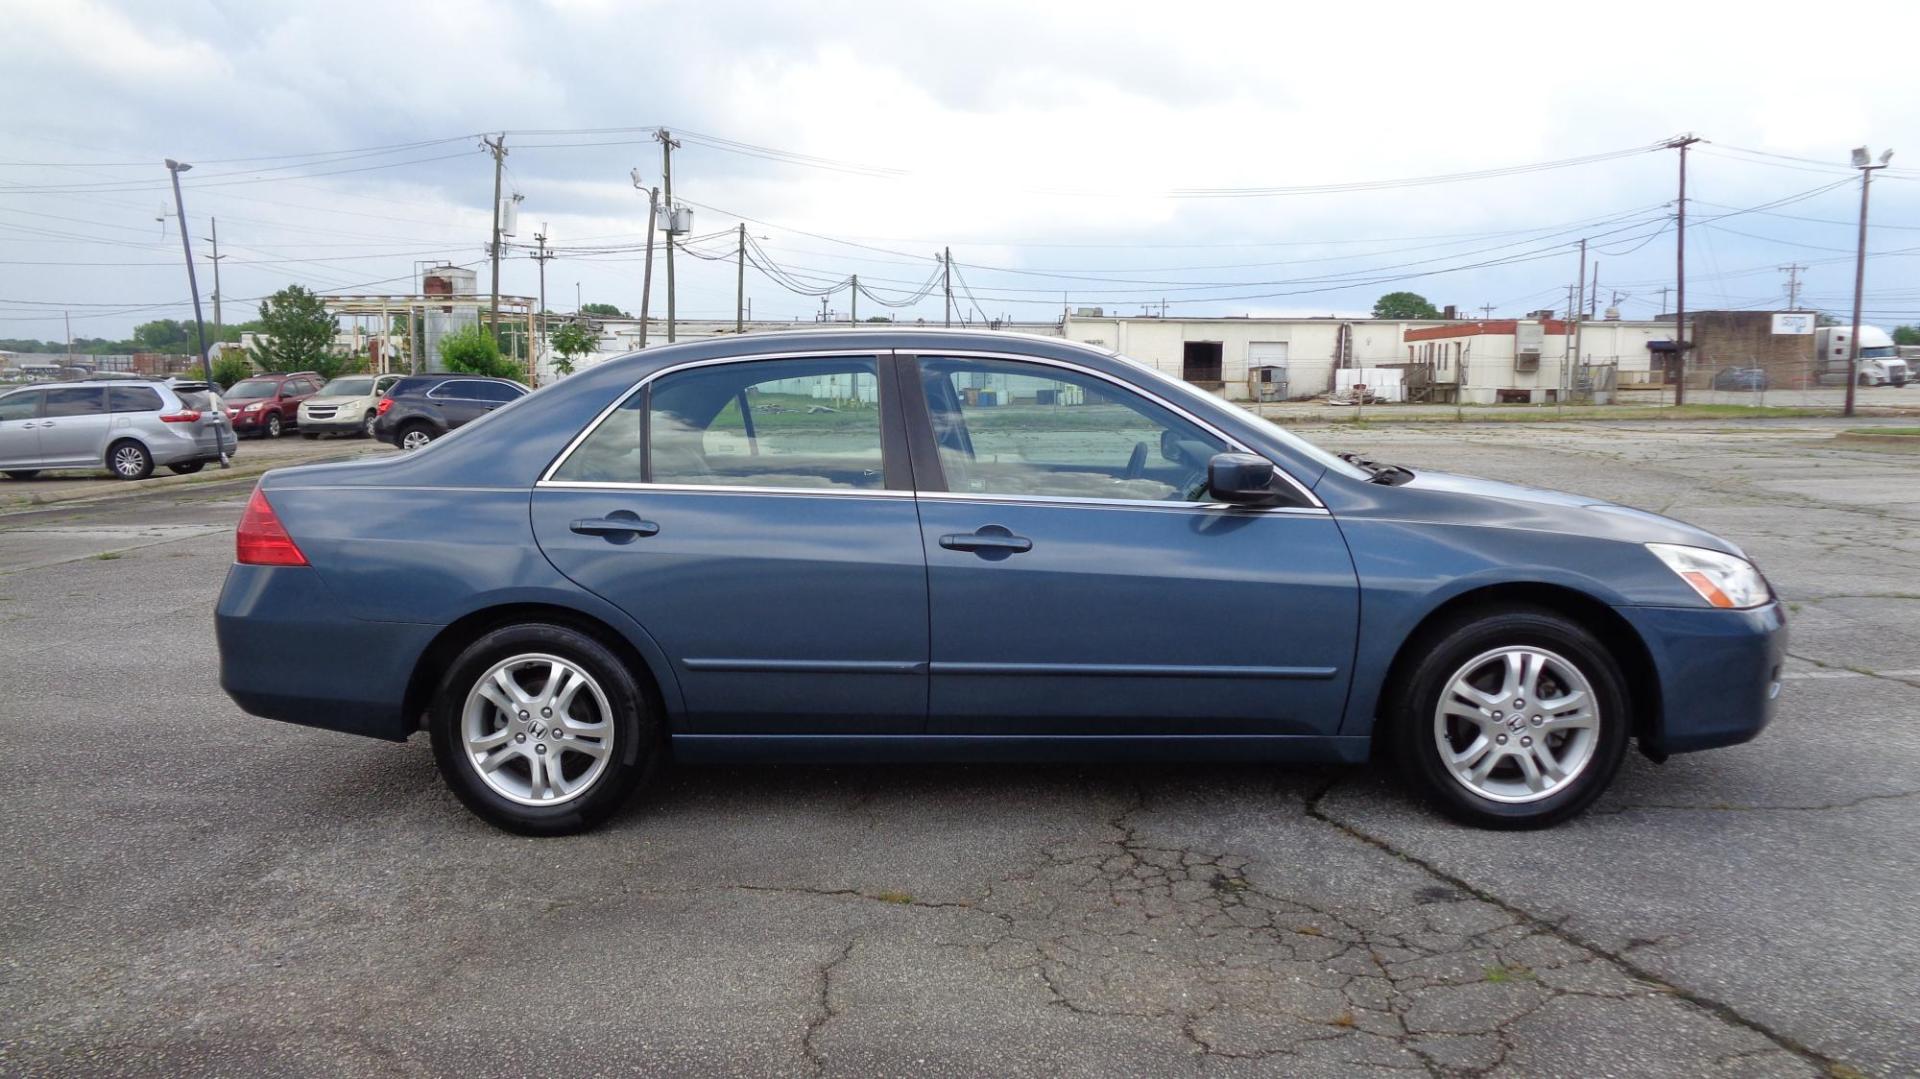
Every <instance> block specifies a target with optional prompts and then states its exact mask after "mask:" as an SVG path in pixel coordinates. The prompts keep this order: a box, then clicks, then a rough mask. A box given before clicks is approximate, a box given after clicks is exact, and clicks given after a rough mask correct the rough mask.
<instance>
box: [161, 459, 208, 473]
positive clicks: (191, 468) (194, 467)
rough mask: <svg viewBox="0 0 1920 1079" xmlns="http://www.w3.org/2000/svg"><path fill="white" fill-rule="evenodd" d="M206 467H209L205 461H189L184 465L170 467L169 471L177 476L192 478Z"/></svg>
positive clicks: (168, 467)
mask: <svg viewBox="0 0 1920 1079" xmlns="http://www.w3.org/2000/svg"><path fill="white" fill-rule="evenodd" d="M205 467H207V463H206V462H205V461H188V462H186V463H184V464H177V465H168V466H167V469H168V470H169V471H171V472H172V473H173V474H174V475H176V476H191V475H193V474H194V473H195V472H198V471H200V470H201V469H203V468H205Z"/></svg>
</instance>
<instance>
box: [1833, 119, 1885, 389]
mask: <svg viewBox="0 0 1920 1079" xmlns="http://www.w3.org/2000/svg"><path fill="white" fill-rule="evenodd" d="M1892 158H1893V151H1892V150H1888V151H1886V152H1885V153H1883V154H1881V155H1880V163H1879V164H1877V165H1876V164H1874V162H1873V159H1872V156H1871V155H1870V154H1868V152H1867V148H1866V147H1864V146H1860V147H1856V148H1855V149H1854V151H1853V167H1854V168H1856V169H1859V170H1860V247H1859V251H1858V253H1857V254H1855V256H1854V260H1853V336H1852V338H1851V343H1850V344H1849V345H1848V346H1847V407H1846V410H1845V413H1844V414H1845V415H1848V416H1851V415H1853V387H1854V385H1855V384H1856V383H1858V382H1859V381H1860V293H1861V289H1862V288H1863V287H1864V286H1865V285H1866V282H1867V192H1868V191H1869V190H1870V189H1871V188H1872V187H1873V170H1874V169H1884V168H1886V167H1887V162H1888V161H1890V160H1892Z"/></svg>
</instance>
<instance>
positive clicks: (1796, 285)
mask: <svg viewBox="0 0 1920 1079" xmlns="http://www.w3.org/2000/svg"><path fill="white" fill-rule="evenodd" d="M1780 269H1781V270H1782V271H1783V272H1785V273H1786V275H1787V310H1789V311H1798V310H1800V272H1801V271H1802V270H1805V269H1806V267H1805V266H1802V265H1800V264H1799V263H1797V262H1790V263H1788V264H1787V265H1785V266H1782V267H1780Z"/></svg>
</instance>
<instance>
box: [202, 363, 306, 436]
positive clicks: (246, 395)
mask: <svg viewBox="0 0 1920 1079" xmlns="http://www.w3.org/2000/svg"><path fill="white" fill-rule="evenodd" d="M320 383H321V378H320V376H319V375H317V374H315V373H313V372H312V371H293V372H290V373H288V374H278V375H255V376H253V377H252V378H248V379H242V380H240V381H239V382H236V383H234V384H233V385H232V386H231V387H229V388H228V389H227V391H226V392H225V393H223V394H221V395H220V396H221V397H222V398H224V399H225V400H226V402H227V419H228V420H229V421H230V422H232V424H233V431H234V433H235V434H239V435H264V436H265V437H267V438H279V437H280V435H281V433H282V432H284V431H286V430H287V429H288V428H290V427H293V426H296V425H297V424H298V422H299V416H300V402H302V401H304V400H306V399H307V398H309V397H312V396H313V395H314V394H316V393H319V392H320Z"/></svg>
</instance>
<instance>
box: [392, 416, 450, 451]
mask: <svg viewBox="0 0 1920 1079" xmlns="http://www.w3.org/2000/svg"><path fill="white" fill-rule="evenodd" d="M415 436H418V438H419V445H415V446H408V445H407V442H408V440H409V439H413V438H414V437H415ZM438 437H440V436H439V435H437V434H435V433H434V430H433V428H432V427H431V426H429V425H428V424H424V423H418V422H415V423H409V424H407V425H406V426H405V427H402V428H400V430H399V432H398V433H396V434H395V435H394V436H393V444H394V445H396V446H398V447H400V448H401V449H403V450H405V449H415V450H417V449H419V448H420V447H421V446H425V445H426V444H427V443H429V442H432V441H433V440H434V439H436V438H438Z"/></svg>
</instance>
